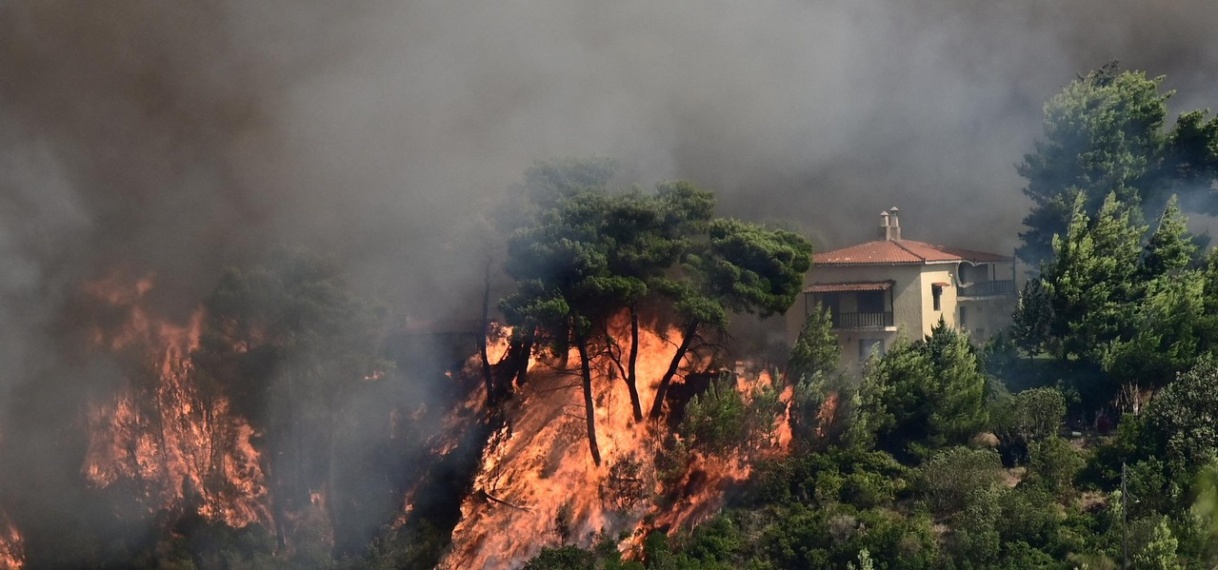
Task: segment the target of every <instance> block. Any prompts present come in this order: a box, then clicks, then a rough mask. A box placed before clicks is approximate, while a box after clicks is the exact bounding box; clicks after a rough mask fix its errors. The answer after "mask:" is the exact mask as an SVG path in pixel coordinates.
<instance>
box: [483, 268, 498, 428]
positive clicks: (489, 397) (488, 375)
mask: <svg viewBox="0 0 1218 570" xmlns="http://www.w3.org/2000/svg"><path fill="white" fill-rule="evenodd" d="M490 314H491V262H490V260H489V259H488V260H487V261H486V265H485V266H484V267H483V274H482V321H481V323H480V326H479V327H478V356H479V357H481V360H482V381H483V382H484V383H485V384H486V407H487V408H494V407H495V405H496V404H498V400H499V397H498V390H496V388H495V375H494V373H493V372H492V371H491V359H490V356H488V355H487V353H486V335H487V334H488V333H489V332H490Z"/></svg>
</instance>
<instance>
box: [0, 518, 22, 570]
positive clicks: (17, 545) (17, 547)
mask: <svg viewBox="0 0 1218 570" xmlns="http://www.w3.org/2000/svg"><path fill="white" fill-rule="evenodd" d="M24 560H25V553H24V552H23V549H22V547H21V534H20V533H18V532H17V527H15V526H13V523H12V522H10V521H9V520H8V517H6V516H5V515H4V512H3V511H0V569H5V570H8V569H12V570H17V569H18V568H21V567H22V565H23V561H24Z"/></svg>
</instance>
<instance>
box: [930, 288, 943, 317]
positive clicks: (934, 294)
mask: <svg viewBox="0 0 1218 570" xmlns="http://www.w3.org/2000/svg"><path fill="white" fill-rule="evenodd" d="M930 295H931V298H932V299H933V300H934V304H935V310H936V311H942V310H943V309H942V305H943V303H942V299H943V286H942V285H938V284H936V285H931V287H930Z"/></svg>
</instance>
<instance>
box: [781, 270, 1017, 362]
mask: <svg viewBox="0 0 1218 570" xmlns="http://www.w3.org/2000/svg"><path fill="white" fill-rule="evenodd" d="M958 265H959V264H957V263H944V264H931V265H864V266H848V267H825V266H814V267H813V268H812V270H811V271H809V272H808V275H807V277H806V278H805V280H804V283H805V286H806V285H811V284H812V283H839V282H852V281H886V280H892V281H893V282H894V285H893V288H892V306H891V307H887V306H886V307H885V309H891V310H892V312H893V323H894V324H895V325H896V326H895V328H896V331H854V330H849V331H847V330H842V331H837V333H838V345H839V346H840V347H841V349H842V366H843V367H846V368H856V367H858V366H859V365H860V363H859V341H861V340H876V339H878V340H882V341H883V342H884V348H885V350H887V349H888V348H891V347H892V345H893V343H895V342H896V340H897V338H898V337H902V336H903V337H905V338H906V339H908V340H918V339H921V338H922V337H923V336H925V335H928V334H930V332H931V329H933V328H934V326H935V325H936V324H938V322H939V318H940V317H942V318H943V320H944V321H945V322H946V323H947V325H948V326H951V327H955V328H961V329H964V330H967V331H968V332H969V334H970V336H971V337H972V338H973V340H974V341H975V342H985V341H986V340H988V339H989V338H990V337H991V336H993V335H994V334H995V333H997V332H998V331H1000V330H1002V329H1004V328H1005V327H1006V326H1007V325H1008V324H1010V316H1011V311H1012V310H1013V309H1014V303H1015V297H1010V296H1007V297H990V298H985V299H979V300H971V301H960V300H959V298H958V296H959V293H960V284H959V280H958V279H957V277H958V275H959V273H958ZM970 269H972V268H970ZM991 272H992V271H991V269H990V268H989V267H987V266H984V265H983V266H978V267H977V268H976V270H974V272H973V274H971V275H970V276H969V277H970V281H972V282H974V283H976V282H980V281H988V280H989V279H990V276H991ZM1004 278H1009V277H1007V276H1006V275H1003V274H1002V273H998V275H997V279H999V280H1001V279H1004ZM934 283H950V286H948V287H944V288H943V294H942V297H941V298H940V304H939V307H940V310H939V311H935V310H934V293H933V290H932V285H933V284H934ZM854 301H855V299H854V298H853V297H852V296H844V297H843V298H842V303H843V304H842V306H841V308H842V310H843V311H844V312H849V311H852V310H854V308H855V307H854V305H853V303H854ZM808 302H809V299H808V295H806V294H801V295H800V297H799V299H798V300H797V301H796V303H795V306H793V307H791V309H790V310H788V311H787V314H786V329H787V339H788V342H789V343H790V344H794V343H795V339H796V338H797V337H798V336H799V330H800V329H801V328H802V327H803V324H804V320H805V318H806V315H807V313H806V311H807V309H806V307H807V304H808ZM886 303H887V297H886ZM961 306H964V307H967V311H968V315H967V317H968V322H966V323H964V325H963V326H961V325H960V321H959V317H960V307H961Z"/></svg>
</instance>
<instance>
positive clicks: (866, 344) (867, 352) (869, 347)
mask: <svg viewBox="0 0 1218 570" xmlns="http://www.w3.org/2000/svg"><path fill="white" fill-rule="evenodd" d="M873 354H874V355H876V356H880V355H882V354H884V339H882V338H864V339H860V340H859V360H862V361H865V360H867V359H868V358H871V355H873Z"/></svg>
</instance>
